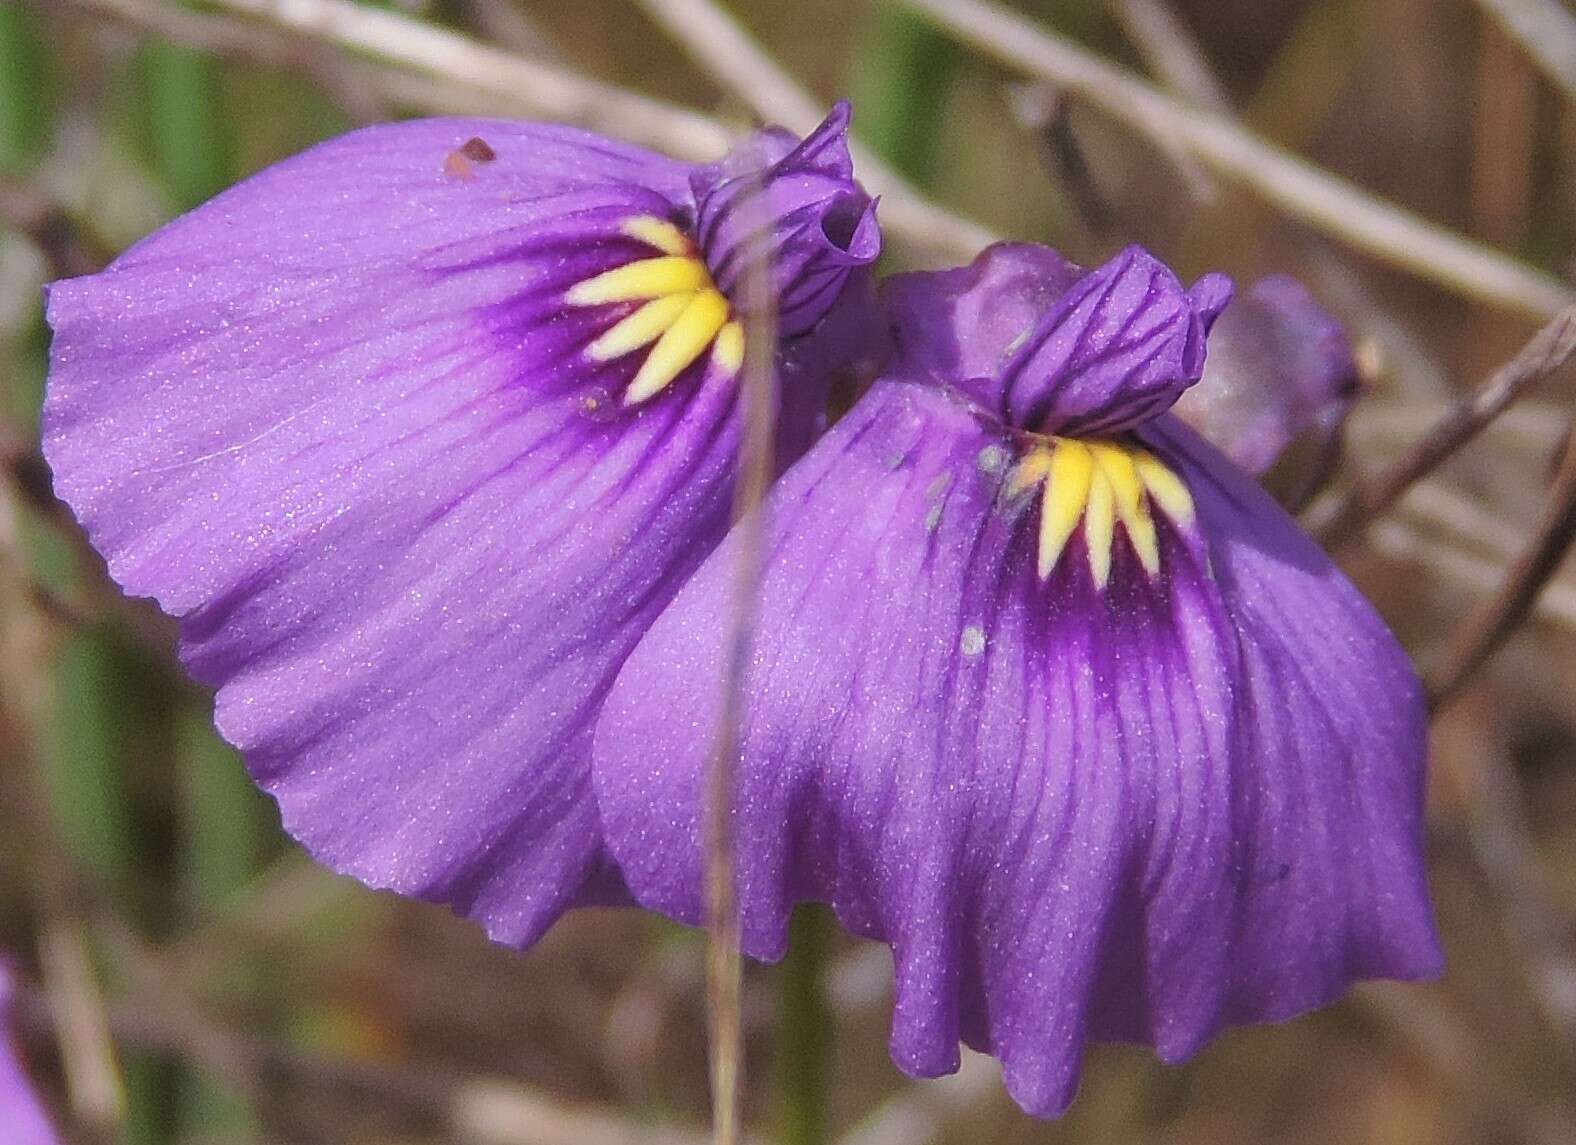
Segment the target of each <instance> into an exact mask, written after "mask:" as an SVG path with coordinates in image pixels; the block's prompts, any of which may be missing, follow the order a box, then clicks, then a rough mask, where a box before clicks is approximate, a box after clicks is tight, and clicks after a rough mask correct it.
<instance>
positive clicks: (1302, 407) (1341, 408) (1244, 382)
mask: <svg viewBox="0 0 1576 1145" xmlns="http://www.w3.org/2000/svg"><path fill="white" fill-rule="evenodd" d="M1359 389H1360V385H1359V381H1358V370H1357V362H1356V360H1355V359H1354V357H1353V354H1352V345H1351V341H1350V340H1349V339H1348V338H1347V336H1346V331H1345V329H1343V328H1342V326H1341V324H1340V322H1339V321H1338V320H1337V319H1336V318H1335V317H1334V316H1333V315H1332V314H1330V312H1329V311H1327V310H1325V309H1324V307H1322V306H1320V305H1319V303H1318V302H1317V301H1315V299H1314V298H1313V296H1312V295H1311V294H1309V293H1308V290H1307V288H1306V287H1305V286H1303V285H1302V284H1301V283H1300V282H1298V281H1297V280H1296V279H1293V278H1288V277H1286V276H1285V275H1273V276H1271V277H1269V278H1264V279H1261V280H1260V281H1258V282H1256V283H1254V284H1253V286H1252V287H1251V288H1249V289H1248V290H1247V291H1246V292H1245V293H1244V294H1242V295H1240V296H1239V297H1237V298H1236V299H1235V300H1234V301H1233V302H1232V304H1231V305H1230V306H1228V307H1227V308H1226V310H1225V312H1224V313H1223V314H1221V316H1220V319H1219V321H1217V322H1216V323H1215V325H1214V328H1213V329H1212V330H1211V331H1210V335H1209V360H1208V361H1207V362H1206V363H1205V366H1204V376H1203V378H1202V379H1200V381H1199V384H1198V385H1196V386H1194V387H1193V388H1192V389H1190V390H1188V392H1187V393H1186V394H1185V395H1184V396H1183V398H1182V400H1181V401H1180V402H1179V403H1178V405H1177V414H1178V415H1179V416H1180V417H1182V418H1183V419H1184V420H1186V421H1187V422H1188V424H1190V425H1191V426H1193V428H1194V429H1197V430H1198V431H1199V432H1200V433H1201V434H1203V435H1204V436H1205V437H1206V438H1207V439H1209V440H1210V441H1211V442H1213V443H1214V444H1215V445H1216V446H1217V447H1219V448H1220V449H1221V451H1222V452H1224V453H1225V454H1226V456H1228V457H1230V458H1231V460H1232V461H1234V462H1235V463H1236V464H1237V466H1238V467H1239V468H1241V469H1243V470H1246V471H1247V472H1248V473H1251V474H1253V475H1255V476H1258V475H1259V474H1262V473H1264V472H1265V471H1266V470H1268V469H1269V468H1270V467H1271V466H1272V465H1273V464H1274V463H1275V461H1276V459H1277V458H1279V457H1280V456H1281V454H1282V453H1283V452H1284V451H1285V450H1286V448H1287V447H1288V446H1290V445H1291V444H1292V443H1293V442H1294V441H1296V440H1298V439H1299V438H1303V437H1305V436H1310V435H1311V436H1315V437H1317V438H1319V439H1320V440H1325V441H1334V440H1337V439H1338V438H1339V436H1340V433H1341V430H1342V427H1343V426H1344V425H1345V422H1346V416H1347V414H1349V413H1350V412H1351V408H1352V405H1353V403H1354V402H1355V401H1356V400H1357V395H1358V392H1359Z"/></svg>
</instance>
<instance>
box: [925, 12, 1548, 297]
mask: <svg viewBox="0 0 1576 1145" xmlns="http://www.w3.org/2000/svg"><path fill="white" fill-rule="evenodd" d="M896 2H897V3H898V4H900V5H901V6H903V7H905V8H909V9H912V10H913V11H915V12H917V13H919V14H921V15H923V16H925V17H926V18H927V19H929V20H930V21H931V22H933V23H934V24H936V25H937V26H938V27H941V28H943V29H945V30H947V31H948V32H950V33H951V34H952V35H954V36H956V37H957V38H958V39H960V40H963V41H965V42H966V43H969V44H972V45H973V46H974V47H976V48H978V49H979V50H980V51H982V52H985V53H987V54H988V55H991V56H994V57H995V58H996V59H998V60H1001V61H1002V62H1004V63H1006V64H1008V65H1010V66H1012V67H1015V68H1018V69H1020V70H1022V71H1024V72H1026V73H1028V74H1031V75H1034V76H1038V77H1039V78H1040V79H1043V80H1045V81H1046V82H1048V83H1051V84H1053V85H1055V86H1057V87H1059V88H1061V89H1063V90H1065V91H1067V92H1070V93H1072V94H1073V95H1075V96H1077V97H1078V98H1080V99H1083V100H1085V101H1086V102H1088V103H1089V104H1090V105H1091V106H1094V107H1097V108H1099V109H1100V110H1101V111H1103V112H1105V113H1106V114H1107V115H1110V116H1112V117H1113V118H1115V119H1117V120H1119V121H1120V122H1122V123H1125V124H1127V125H1128V126H1129V127H1131V128H1133V129H1134V130H1137V131H1139V132H1142V133H1143V134H1145V135H1147V136H1151V137H1153V138H1155V139H1157V140H1163V141H1173V142H1175V143H1176V144H1178V145H1180V146H1182V147H1184V148H1186V149H1187V150H1188V151H1190V152H1192V153H1193V154H1194V155H1197V156H1198V157H1199V158H1200V159H1202V160H1203V161H1204V162H1205V163H1207V164H1208V165H1209V166H1210V167H1212V168H1213V169H1214V170H1215V171H1216V172H1218V173H1219V174H1220V175H1222V176H1224V177H1227V178H1230V179H1232V180H1235V181H1236V182H1238V183H1240V184H1241V185H1242V186H1244V187H1246V188H1249V189H1251V190H1252V191H1254V192H1255V193H1257V194H1258V195H1259V196H1260V197H1262V198H1263V199H1265V200H1266V201H1268V202H1270V203H1272V204H1273V205H1275V206H1276V207H1278V208H1280V209H1281V210H1283V211H1285V212H1286V213H1287V214H1289V215H1292V216H1294V217H1295V218H1298V219H1300V220H1302V221H1304V222H1306V223H1309V224H1310V225H1312V226H1314V227H1317V228H1318V229H1320V230H1322V231H1324V232H1325V233H1327V234H1329V235H1331V236H1332V237H1334V238H1336V239H1339V240H1340V241H1342V242H1344V243H1346V244H1347V245H1348V246H1351V247H1353V248H1355V249H1357V250H1360V251H1363V252H1364V253H1366V254H1369V255H1372V256H1374V257H1376V258H1378V259H1381V260H1383V261H1384V262H1387V263H1389V264H1390V265H1392V266H1396V267H1400V268H1402V269H1404V270H1406V271H1408V272H1409V273H1411V274H1414V275H1417V276H1418V277H1420V278H1423V279H1425V280H1427V281H1430V282H1434V283H1436V284H1438V285H1440V286H1443V287H1445V288H1447V289H1449V290H1452V291H1454V292H1456V293H1458V294H1461V295H1462V296H1464V297H1467V298H1473V299H1476V300H1478V301H1480V302H1486V303H1489V304H1491V305H1495V306H1499V307H1503V308H1505V309H1508V310H1513V311H1516V312H1519V313H1523V314H1529V315H1535V316H1537V317H1540V318H1546V317H1548V316H1549V315H1552V314H1554V313H1557V312H1558V311H1560V310H1561V309H1563V308H1564V307H1565V306H1567V305H1569V304H1570V302H1571V299H1572V291H1571V289H1570V288H1569V287H1568V286H1567V285H1566V284H1565V283H1563V282H1560V281H1559V280H1558V279H1555V278H1553V277H1552V276H1550V275H1548V274H1545V273H1543V272H1541V271H1538V270H1535V269H1533V268H1531V267H1529V266H1527V265H1525V264H1523V263H1521V262H1519V261H1517V260H1516V259H1514V258H1511V257H1509V256H1508V255H1505V254H1503V253H1501V252H1499V251H1497V250H1494V249H1493V248H1491V247H1488V246H1485V245H1483V244H1482V243H1478V242H1474V241H1473V240H1471V239H1468V238H1466V237H1464V236H1462V235H1460V234H1457V233H1455V232H1454V231H1451V230H1449V229H1448V228H1445V227H1441V226H1438V225H1436V224H1434V223H1431V222H1429V221H1427V220H1426V219H1423V218H1421V217H1419V216H1418V215H1415V214H1413V213H1412V212H1410V211H1407V210H1404V209H1402V208H1401V207H1398V206H1396V205H1395V204H1393V203H1390V202H1387V201H1385V200H1383V199H1379V198H1376V197H1375V196H1373V195H1370V194H1368V193H1367V192H1365V191H1363V190H1362V189H1360V188H1359V187H1356V186H1355V185H1353V184H1351V183H1349V182H1347V181H1346V180H1344V179H1341V178H1338V177H1337V176H1335V175H1332V174H1331V173H1330V172H1328V171H1326V170H1324V169H1323V168H1320V167H1317V166H1315V165H1314V164H1312V163H1309V162H1307V161H1306V160H1304V159H1301V158H1299V157H1297V156H1295V155H1293V154H1291V153H1290V152H1288V151H1285V150H1284V149H1282V148H1280V147H1276V146H1275V145H1273V144H1271V143H1268V142H1266V141H1265V140H1263V139H1261V138H1259V137H1258V136H1256V135H1254V134H1252V133H1251V132H1249V131H1247V130H1245V129H1244V128H1243V127H1241V126H1240V125H1239V124H1237V123H1235V122H1234V121H1232V120H1231V119H1230V118H1229V117H1226V116H1222V115H1219V114H1217V113H1214V112H1210V111H1205V110H1202V109H1199V108H1194V107H1189V106H1188V105H1187V104H1185V103H1184V102H1182V101H1180V100H1177V99H1174V98H1173V97H1171V96H1168V95H1166V94H1164V93H1162V92H1160V91H1158V90H1156V89H1155V88H1153V87H1151V86H1150V85H1149V84H1147V83H1145V82H1143V81H1142V80H1141V79H1139V78H1138V77H1136V76H1134V75H1132V74H1130V73H1128V72H1127V71H1125V70H1124V69H1122V68H1119V67H1117V66H1115V65H1113V64H1110V63H1108V62H1106V61H1105V60H1103V59H1101V58H1100V57H1099V56H1096V55H1094V54H1093V53H1090V52H1087V51H1085V50H1084V49H1082V48H1080V47H1078V46H1076V45H1075V44H1073V43H1071V42H1070V41H1068V40H1066V39H1065V38H1063V37H1061V36H1058V35H1056V34H1055V33H1054V32H1052V31H1050V30H1049V29H1047V28H1046V27H1044V25H1042V24H1039V23H1036V22H1035V21H1033V20H1030V19H1028V18H1026V17H1024V16H1020V15H1018V14H1017V13H1015V12H1011V11H1009V10H1007V9H1006V8H1003V7H1000V6H999V5H995V4H990V3H985V2H984V0H896Z"/></svg>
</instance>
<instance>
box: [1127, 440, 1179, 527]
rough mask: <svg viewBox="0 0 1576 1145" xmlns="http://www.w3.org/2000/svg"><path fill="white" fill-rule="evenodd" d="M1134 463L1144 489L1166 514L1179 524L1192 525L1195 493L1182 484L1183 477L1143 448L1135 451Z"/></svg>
mask: <svg viewBox="0 0 1576 1145" xmlns="http://www.w3.org/2000/svg"><path fill="white" fill-rule="evenodd" d="M1133 465H1134V467H1135V468H1136V469H1137V470H1138V476H1139V478H1140V479H1141V480H1142V481H1143V483H1144V489H1145V490H1146V491H1147V492H1148V493H1149V496H1150V497H1151V498H1152V499H1153V500H1154V502H1155V504H1157V505H1159V506H1160V508H1161V509H1162V510H1163V511H1164V512H1165V514H1166V516H1168V517H1170V518H1171V519H1172V520H1173V521H1175V522H1176V523H1177V524H1179V525H1191V524H1192V523H1193V495H1192V494H1191V493H1189V492H1188V491H1187V486H1186V485H1184V484H1182V479H1181V478H1180V477H1178V476H1177V475H1176V474H1175V473H1173V472H1171V470H1169V469H1167V468H1166V467H1165V466H1164V465H1162V464H1160V462H1159V461H1157V460H1155V458H1154V457H1153V456H1151V455H1150V454H1148V453H1145V452H1144V451H1143V450H1138V451H1136V452H1135V454H1134V456H1133Z"/></svg>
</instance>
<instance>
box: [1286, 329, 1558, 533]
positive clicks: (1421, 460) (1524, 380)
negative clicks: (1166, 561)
mask: <svg viewBox="0 0 1576 1145" xmlns="http://www.w3.org/2000/svg"><path fill="white" fill-rule="evenodd" d="M1572 353H1576V305H1572V306H1570V307H1568V308H1566V309H1565V310H1563V311H1561V312H1560V313H1559V314H1557V315H1556V316H1555V317H1554V318H1553V319H1552V320H1551V321H1550V322H1549V323H1548V324H1547V325H1546V326H1544V327H1543V329H1541V330H1539V331H1538V332H1537V333H1536V334H1534V335H1533V337H1532V340H1531V341H1530V342H1528V343H1527V344H1526V345H1525V346H1523V347H1522V349H1521V351H1520V352H1519V353H1518V354H1517V355H1516V356H1515V357H1514V358H1512V359H1511V360H1510V361H1508V362H1506V363H1505V364H1504V365H1503V366H1501V367H1500V368H1499V369H1498V370H1496V371H1494V373H1493V374H1492V375H1491V376H1490V377H1489V378H1488V380H1487V381H1485V382H1484V383H1483V385H1481V386H1480V387H1478V390H1477V392H1476V393H1475V394H1473V395H1472V397H1471V398H1470V399H1468V400H1467V401H1465V402H1463V403H1462V404H1460V405H1459V406H1457V407H1456V408H1455V409H1453V410H1451V411H1450V412H1449V413H1447V414H1446V415H1445V416H1444V417H1442V418H1440V419H1439V421H1438V422H1436V423H1435V424H1434V426H1433V428H1432V429H1430V430H1429V431H1428V432H1427V433H1425V434H1423V435H1422V437H1420V438H1418V439H1417V441H1416V443H1415V444H1414V445H1413V446H1412V448H1411V449H1409V450H1408V451H1407V452H1406V454H1405V455H1404V456H1402V457H1401V458H1400V459H1399V460H1398V461H1396V462H1395V463H1394V464H1392V465H1391V466H1390V467H1389V468H1388V469H1386V470H1385V471H1384V472H1383V473H1381V474H1380V475H1379V476H1378V477H1375V478H1372V479H1370V480H1368V481H1364V482H1361V483H1359V484H1358V485H1357V486H1356V487H1355V488H1354V489H1352V490H1351V491H1350V492H1348V493H1347V494H1346V495H1345V496H1344V497H1342V498H1340V499H1338V500H1336V501H1334V502H1333V503H1330V504H1329V507H1328V508H1326V509H1324V510H1322V511H1321V512H1319V513H1318V514H1316V515H1313V516H1310V518H1309V519H1308V522H1307V525H1308V529H1309V531H1310V532H1312V533H1314V534H1315V535H1316V536H1318V537H1319V539H1320V540H1321V541H1323V542H1324V543H1325V544H1326V545H1335V544H1339V543H1341V542H1342V541H1345V540H1347V539H1349V538H1351V537H1352V536H1354V535H1355V534H1356V533H1357V532H1358V531H1359V530H1360V529H1361V528H1362V527H1363V525H1364V524H1365V523H1366V522H1368V521H1371V520H1372V519H1373V518H1374V517H1376V516H1378V515H1379V514H1380V513H1382V512H1384V511H1385V510H1386V509H1388V508H1389V507H1390V506H1391V505H1393V504H1395V502H1396V501H1397V499H1399V498H1400V496H1401V495H1402V494H1403V493H1405V492H1406V491H1407V489H1409V488H1411V486H1412V485H1413V484H1414V483H1415V482H1417V481H1418V480H1419V479H1420V478H1422V477H1424V476H1426V475H1427V474H1428V473H1431V472H1432V471H1433V470H1434V469H1436V468H1438V467H1439V465H1440V464H1441V463H1443V462H1444V461H1445V460H1446V459H1448V458H1449V457H1451V456H1452V455H1453V454H1454V453H1455V452H1456V451H1457V450H1459V449H1460V448H1461V447H1462V446H1464V445H1466V444H1467V442H1469V441H1471V440H1472V439H1473V438H1474V437H1476V436H1477V435H1478V433H1480V432H1481V431H1482V430H1483V429H1484V427H1485V426H1487V425H1489V424H1490V423H1491V422H1493V420H1494V419H1495V418H1497V417H1498V416H1499V415H1500V414H1501V413H1503V412H1504V411H1505V410H1506V409H1507V408H1509V407H1510V405H1511V404H1512V403H1513V402H1515V401H1516V399H1517V398H1518V397H1520V396H1521V395H1522V394H1524V393H1525V392H1526V391H1527V390H1528V388H1530V387H1531V386H1532V385H1534V384H1535V383H1537V382H1539V381H1541V380H1542V379H1544V378H1546V377H1548V376H1549V375H1550V374H1551V373H1553V372H1554V371H1555V370H1557V369H1559V368H1560V366H1562V365H1564V363H1565V361H1566V359H1568V358H1569V357H1570V356H1571V354H1572Z"/></svg>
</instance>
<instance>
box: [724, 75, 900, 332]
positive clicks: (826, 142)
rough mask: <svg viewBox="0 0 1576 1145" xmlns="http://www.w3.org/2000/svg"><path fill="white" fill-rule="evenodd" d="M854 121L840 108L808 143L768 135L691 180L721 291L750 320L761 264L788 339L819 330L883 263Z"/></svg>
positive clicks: (772, 133)
mask: <svg viewBox="0 0 1576 1145" xmlns="http://www.w3.org/2000/svg"><path fill="white" fill-rule="evenodd" d="M849 114H850V113H849V108H848V104H846V103H839V104H838V105H837V106H836V107H835V108H833V109H832V112H831V114H830V115H828V116H827V118H826V120H825V122H823V123H822V124H821V126H820V127H818V128H816V130H815V131H813V132H812V133H811V134H809V135H807V136H806V137H805V138H804V140H803V141H802V142H801V141H799V140H797V139H796V138H795V137H794V136H793V135H792V134H791V133H789V132H786V131H783V130H781V129H776V130H768V131H763V132H761V133H759V134H758V135H757V136H756V137H755V139H754V141H753V142H752V143H751V144H747V145H746V146H743V147H740V148H739V149H737V150H736V151H734V152H733V154H731V155H730V156H729V157H728V158H727V159H726V160H724V161H723V162H722V163H719V164H716V165H714V166H710V167H704V168H701V169H700V170H699V171H697V172H696V173H695V176H694V178H693V187H694V192H695V199H696V202H697V203H698V204H699V210H698V218H697V223H696V228H697V230H698V232H699V235H700V241H701V247H702V249H703V250H704V251H705V253H706V261H707V263H708V264H709V265H710V266H711V268H712V273H713V274H714V275H715V276H716V279H717V285H718V286H719V287H720V288H721V289H722V290H723V292H724V293H726V294H728V295H730V296H731V297H734V298H736V299H739V300H740V305H741V308H743V309H744V310H746V311H748V309H749V307H750V305H751V303H750V300H749V297H748V295H749V289H748V286H747V285H746V282H745V280H746V278H747V276H748V274H749V268H750V267H751V266H752V265H756V264H757V263H764V265H765V266H766V267H767V268H768V269H767V273H768V274H769V275H770V278H771V282H770V287H771V289H770V292H769V293H770V297H769V302H770V305H771V306H773V307H774V308H775V311H776V319H777V324H778V327H779V329H780V330H781V331H782V333H783V335H784V336H785V337H793V336H794V335H797V334H802V333H803V332H804V331H806V330H808V329H810V328H811V327H812V326H814V325H815V324H816V323H817V322H819V321H820V320H821V318H822V316H823V315H825V314H826V312H827V311H828V310H829V309H830V308H831V306H832V303H833V302H834V301H835V300H836V299H837V298H838V296H839V294H840V293H841V292H842V290H843V287H844V284H845V283H846V282H847V281H848V277H849V275H850V274H852V273H854V272H856V271H857V270H859V269H860V268H863V267H868V266H870V265H871V264H873V263H874V262H875V260H876V256H877V255H879V254H880V253H881V235H880V231H879V229H878V228H877V226H876V215H875V206H876V205H875V202H874V201H873V200H872V199H871V198H870V196H869V195H867V194H865V192H864V190H863V189H862V188H861V187H860V186H859V184H858V183H857V182H855V181H854V165H853V159H852V158H851V157H850V156H849V153H848V121H849Z"/></svg>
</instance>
